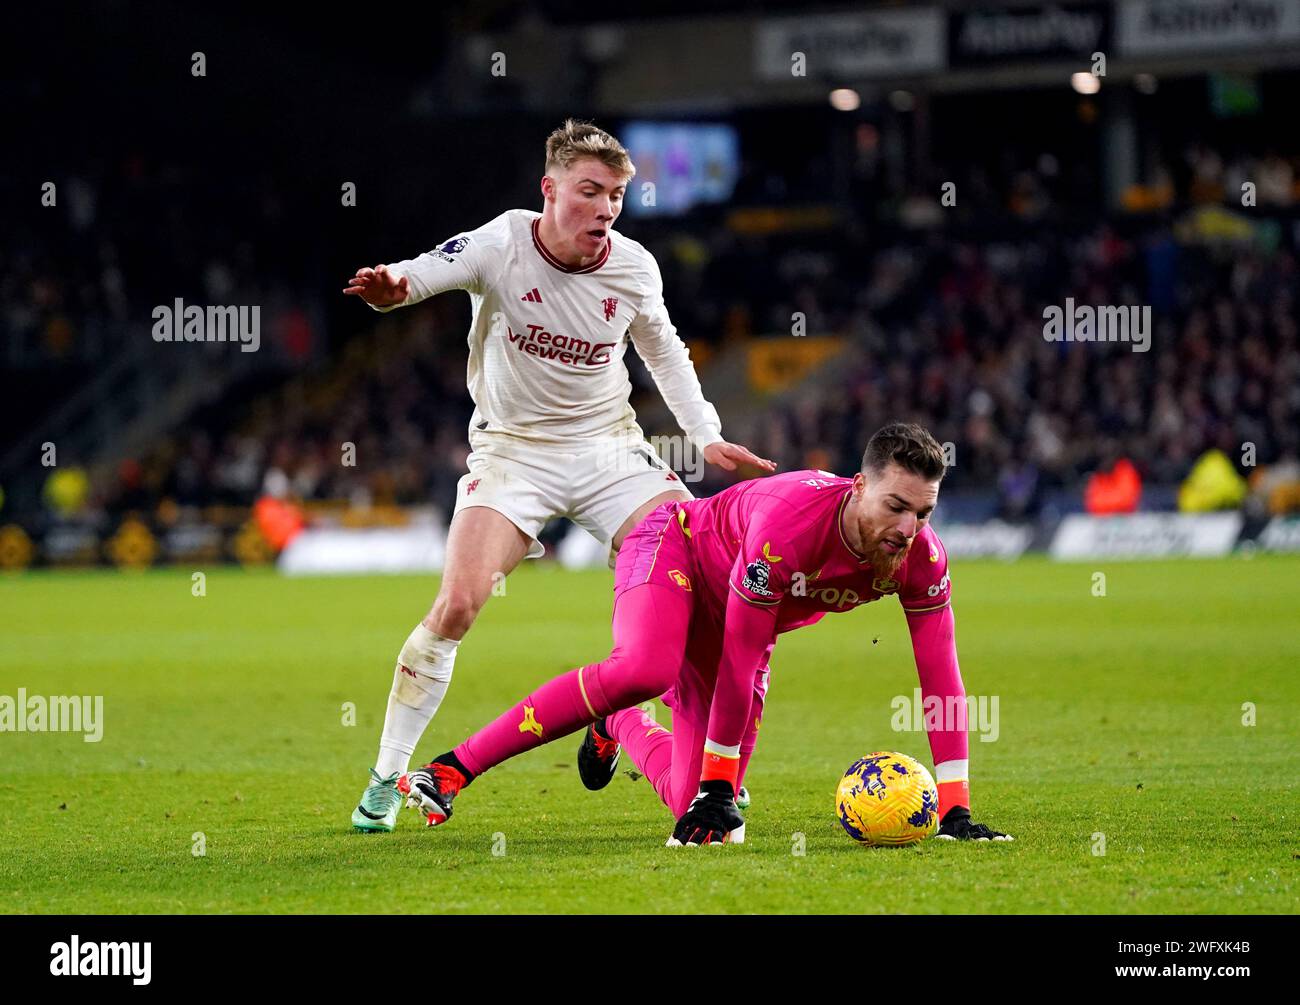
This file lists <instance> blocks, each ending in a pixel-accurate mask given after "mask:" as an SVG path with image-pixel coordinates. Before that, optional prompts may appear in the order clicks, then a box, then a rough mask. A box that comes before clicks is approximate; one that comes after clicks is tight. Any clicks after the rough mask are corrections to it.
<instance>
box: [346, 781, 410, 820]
mask: <svg viewBox="0 0 1300 1005" xmlns="http://www.w3.org/2000/svg"><path fill="white" fill-rule="evenodd" d="M397 778H398V773H397V772H396V771H394V772H393V773H392V774H391V775H389V776H388V777H387V778H380V777H379V775H378V774H376V772H375V769H374V768H371V769H370V784H369V785H367V786H366V791H365V792H363V793H362V794H361V802H359V803H358V804H357V808H356V809H355V810H353V811H352V826H353V827H355V828H356V829H357V830H359V831H391V830H392V829H393V828H394V827H395V826H397V811H398V810H400V809H401V808H402V794H401V793H400V792H398V791H397Z"/></svg>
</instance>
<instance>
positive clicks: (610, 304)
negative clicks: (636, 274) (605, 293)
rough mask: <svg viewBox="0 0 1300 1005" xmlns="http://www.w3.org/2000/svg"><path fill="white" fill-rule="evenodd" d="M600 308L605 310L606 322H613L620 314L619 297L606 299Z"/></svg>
mask: <svg viewBox="0 0 1300 1005" xmlns="http://www.w3.org/2000/svg"><path fill="white" fill-rule="evenodd" d="M600 306H601V307H603V308H605V320H606V321H613V320H614V315H615V314H616V313H618V297H606V298H605V299H604V300H602V301H601V302H600Z"/></svg>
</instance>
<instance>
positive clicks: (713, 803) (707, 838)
mask: <svg viewBox="0 0 1300 1005" xmlns="http://www.w3.org/2000/svg"><path fill="white" fill-rule="evenodd" d="M744 840H745V818H744V817H742V816H741V815H740V810H738V809H736V790H735V789H733V788H732V787H731V782H728V781H726V780H725V779H721V778H717V779H712V780H710V781H705V782H700V791H699V793H698V794H697V795H696V796H695V798H694V799H692V800H691V805H690V806H689V807H688V808H687V810H686V812H685V813H683V814H682V818H681V819H680V820H678V821H677V826H676V827H675V828H673V836H672V837H670V838H669V839H668V847H669V848H680V847H682V846H683V845H701V844H726V843H727V842H728V841H732V842H734V843H736V844H740V843H741V842H743V841H744Z"/></svg>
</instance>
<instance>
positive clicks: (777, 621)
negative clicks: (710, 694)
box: [679, 471, 956, 756]
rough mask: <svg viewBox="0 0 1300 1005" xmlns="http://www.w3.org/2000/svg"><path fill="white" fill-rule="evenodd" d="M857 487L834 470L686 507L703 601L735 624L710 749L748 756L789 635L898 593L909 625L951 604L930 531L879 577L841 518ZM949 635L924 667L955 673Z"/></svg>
mask: <svg viewBox="0 0 1300 1005" xmlns="http://www.w3.org/2000/svg"><path fill="white" fill-rule="evenodd" d="M852 485H853V482H852V479H849V478H840V477H839V476H837V475H833V474H830V473H829V472H826V471H793V472H789V473H786V474H780V475H772V476H771V477H768V478H758V479H754V480H752V481H746V482H741V483H740V484H738V485H733V486H732V487H731V488H729V489H726V490H725V491H723V492H720V493H718V494H717V495H715V496H711V497H710V498H707V499H694V500H692V501H690V502H686V503H682V504H680V511H679V512H680V514H681V516H680V519H681V521H682V529H683V531H685V532H686V534H687V536H688V537H689V539H690V541H691V546H690V547H691V553H692V558H693V562H694V567H695V570H694V571H695V573H696V582H697V583H698V584H699V586H698V589H699V591H700V593H701V597H700V602H703V603H704V604H705V605H706V606H707V607H708V608H709V609H710V610H711V611H712V612H713V613H714V615H715V616H716V617H717V618H718V620H719V621H721V622H722V623H723V624H724V626H725V627H724V637H723V646H722V655H721V658H720V660H719V663H718V667H717V680H716V685H715V689H714V698H713V705H712V709H711V711H710V714H709V726H708V746H707V748H706V750H707V751H708V752H710V753H719V752H720V753H722V754H724V755H726V756H733V753H732V752H733V751H738V750H739V743H740V741H741V737H742V736H743V734H744V731H745V728H746V725H747V723H748V721H749V709H750V704H751V701H752V698H751V690H752V682H753V679H754V673H755V671H756V669H757V667H758V666H759V664H760V661H761V660H762V659H763V657H764V654H765V652H766V650H767V647H769V646H770V645H771V644H772V642H773V640H774V639H775V638H776V636H777V635H779V634H780V633H782V632H788V631H792V630H793V629H795V628H801V627H803V626H804V625H810V624H812V623H813V622H815V621H819V620H820V619H821V618H822V617H823V616H824V615H825V614H827V613H828V612H832V611H847V610H851V609H852V608H854V607H857V606H859V605H860V604H867V603H870V602H871V601H873V600H879V599H880V598H881V597H883V596H885V595H886V594H890V593H896V594H897V595H898V598H899V601H900V602H901V603H902V606H903V610H904V611H906V612H907V614H908V616H909V621H913V620H916V619H918V618H919V620H921V621H925V620H928V619H926V618H924V617H923V616H924V615H926V614H928V613H930V612H933V611H942V610H944V609H945V608H946V607H948V605H949V601H950V600H951V595H952V586H951V583H950V582H949V579H948V556H947V554H946V553H945V552H944V550H943V545H942V544H940V543H939V538H938V536H937V535H936V534H935V533H934V531H933V530H931V529H930V528H929V527H928V526H927V527H925V528H924V529H922V530H921V532H920V533H918V534H917V536H916V538H915V539H914V540H913V541H912V546H911V548H910V549H909V551H908V554H907V557H906V558H905V559H904V560H903V564H902V565H901V566H900V567H899V569H898V571H897V573H896V574H895V575H894V576H893V577H892V578H886V577H884V576H880V575H877V574H876V572H875V570H873V569H872V568H871V566H870V564H869V563H868V562H867V560H865V559H863V558H861V557H860V556H858V555H857V554H855V553H854V552H853V550H852V549H851V548H849V546H848V543H847V542H846V541H845V540H844V535H843V531H842V530H841V528H840V515H841V513H842V512H843V510H844V506H845V504H846V503H847V502H848V499H849V494H850V492H851V491H852ZM918 627H919V626H918ZM940 635H942V636H944V637H943V638H941V639H937V640H936V641H935V642H933V643H931V642H927V643H925V644H924V646H923V647H922V649H923V650H924V651H922V650H918V651H917V657H918V667H920V666H927V667H928V666H930V665H936V666H945V667H951V668H952V670H953V672H954V673H955V671H956V650H955V646H954V645H953V641H952V636H951V632H946V633H940ZM913 638H914V640H915V639H916V638H917V633H916V632H915V631H914V632H913Z"/></svg>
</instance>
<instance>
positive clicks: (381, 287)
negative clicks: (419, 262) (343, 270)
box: [343, 265, 411, 307]
mask: <svg viewBox="0 0 1300 1005" xmlns="http://www.w3.org/2000/svg"><path fill="white" fill-rule="evenodd" d="M343 292H344V293H348V294H351V295H352V296H354V297H360V298H361V299H362V300H364V301H365V302H366V303H368V304H370V305H371V306H372V307H392V306H395V305H397V304H400V303H402V302H403V301H404V300H406V298H407V296H408V295H409V294H410V292H411V287H410V284H409V283H408V282H407V281H406V277H405V276H395V275H393V274H392V273H391V272H389V271H388V267H387V266H385V265H376V266H375V267H374V268H373V269H357V274H356V275H355V276H353V277H352V278H351V279H349V280H348V286H347V289H345V290H344V291H343Z"/></svg>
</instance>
